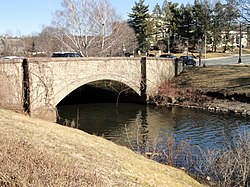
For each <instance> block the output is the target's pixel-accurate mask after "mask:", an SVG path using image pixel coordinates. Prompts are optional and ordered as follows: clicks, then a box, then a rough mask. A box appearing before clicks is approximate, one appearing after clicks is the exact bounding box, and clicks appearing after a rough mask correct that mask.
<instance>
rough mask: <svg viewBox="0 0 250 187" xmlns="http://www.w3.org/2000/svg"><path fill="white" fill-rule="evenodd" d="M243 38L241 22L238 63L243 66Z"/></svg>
mask: <svg viewBox="0 0 250 187" xmlns="http://www.w3.org/2000/svg"><path fill="white" fill-rule="evenodd" d="M241 37H242V29H241V22H240V42H239V44H240V46H239V59H238V63H239V64H241V63H242V62H241V55H242V44H241Z"/></svg>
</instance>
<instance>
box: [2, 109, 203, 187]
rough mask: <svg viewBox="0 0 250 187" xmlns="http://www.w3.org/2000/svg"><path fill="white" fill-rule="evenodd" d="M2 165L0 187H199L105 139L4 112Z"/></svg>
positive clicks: (181, 175) (167, 167) (166, 168)
mask: <svg viewBox="0 0 250 187" xmlns="http://www.w3.org/2000/svg"><path fill="white" fill-rule="evenodd" d="M0 163H1V164H0V167H1V168H0V186H1V185H3V186H45V185H46V186H98V187H99V186H105V187H106V186H119V187H120V186H126V187H128V186H143V187H145V186H156V187H161V186H162V187H166V186H168V187H171V186H174V187H178V186H180V187H185V186H190V187H196V186H197V187H198V186H201V185H200V184H199V183H198V182H196V181H195V180H193V179H192V178H191V177H189V176H188V175H186V174H185V172H184V171H181V170H178V169H176V168H172V167H169V166H165V165H162V164H159V163H156V162H154V161H152V160H149V159H147V158H144V157H143V156H141V155H138V154H136V153H134V152H132V151H131V150H129V149H127V148H125V147H121V146H118V145H116V144H114V143H112V142H110V141H107V140H105V139H103V138H101V137H97V136H93V135H89V134H87V133H84V132H82V131H80V130H77V129H72V128H68V127H63V126H61V125H58V124H55V123H50V122H47V121H43V120H39V119H33V118H30V117H27V116H24V115H22V114H17V113H14V112H11V111H7V110H3V109H0Z"/></svg>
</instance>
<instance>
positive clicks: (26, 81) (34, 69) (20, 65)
mask: <svg viewBox="0 0 250 187" xmlns="http://www.w3.org/2000/svg"><path fill="white" fill-rule="evenodd" d="M182 68H183V67H182V63H177V62H175V61H174V60H172V59H160V58H145V57H143V58H125V57H124V58H121V57H117V58H111V57H110V58H109V57H107V58H30V59H24V60H20V59H5V60H3V59H1V60H0V81H1V87H0V105H1V106H2V107H4V108H9V109H12V110H18V111H20V110H21V111H24V112H27V113H28V114H30V115H31V116H34V117H40V118H43V119H48V120H51V121H55V120H56V106H57V104H58V103H59V102H60V101H61V100H62V99H63V98H64V97H65V96H67V95H68V94H69V93H71V92H72V91H73V90H75V89H77V88H78V87H80V86H82V85H84V84H87V83H90V82H93V81H98V80H114V81H118V82H121V83H124V84H126V85H127V86H129V87H130V88H132V89H133V90H134V91H135V92H136V93H138V95H140V97H141V99H142V101H143V102H146V101H147V99H148V98H149V97H150V96H155V95H156V94H157V92H158V90H157V89H158V86H159V84H160V83H162V82H165V81H167V80H169V79H171V78H172V77H174V76H175V75H178V74H179V73H180V72H181V71H182Z"/></svg>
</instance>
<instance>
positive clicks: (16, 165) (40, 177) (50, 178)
mask: <svg viewBox="0 0 250 187" xmlns="http://www.w3.org/2000/svg"><path fill="white" fill-rule="evenodd" d="M0 155H1V158H0V163H1V170H0V186H2V187H5V186H6V187H7V186H9V187H11V186H37V187H39V186H60V187H63V186H65V187H66V186H102V185H103V183H102V179H101V178H99V177H98V176H97V175H96V174H95V173H88V172H86V171H85V170H84V169H83V168H81V167H80V166H78V165H77V164H76V163H72V162H67V161H66V160H64V159H63V158H61V157H59V156H58V155H54V154H53V153H50V152H48V151H44V150H42V149H40V150H39V149H36V148H35V147H34V146H32V145H31V144H29V143H28V142H26V141H20V140H16V139H14V138H10V137H6V136H4V134H3V133H2V132H0Z"/></svg>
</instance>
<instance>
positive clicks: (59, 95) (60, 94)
mask: <svg viewBox="0 0 250 187" xmlns="http://www.w3.org/2000/svg"><path fill="white" fill-rule="evenodd" d="M121 78H122V77H121ZM101 80H111V81H117V82H120V83H123V84H125V85H127V86H128V87H130V88H131V89H133V90H134V91H135V92H136V93H137V94H138V95H139V96H140V85H139V84H138V82H139V81H138V80H137V81H136V80H128V79H123V80H121V79H118V78H113V77H112V76H96V77H91V78H89V79H82V80H81V79H80V80H76V81H74V82H72V83H71V84H67V86H64V85H60V86H59V88H58V89H59V90H58V91H57V92H56V93H55V97H54V107H56V105H57V104H58V103H59V102H60V101H62V100H63V98H65V97H66V96H67V95H68V94H70V93H71V92H73V91H74V90H75V89H77V88H79V87H80V86H83V85H85V84H88V83H91V82H95V81H101Z"/></svg>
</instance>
